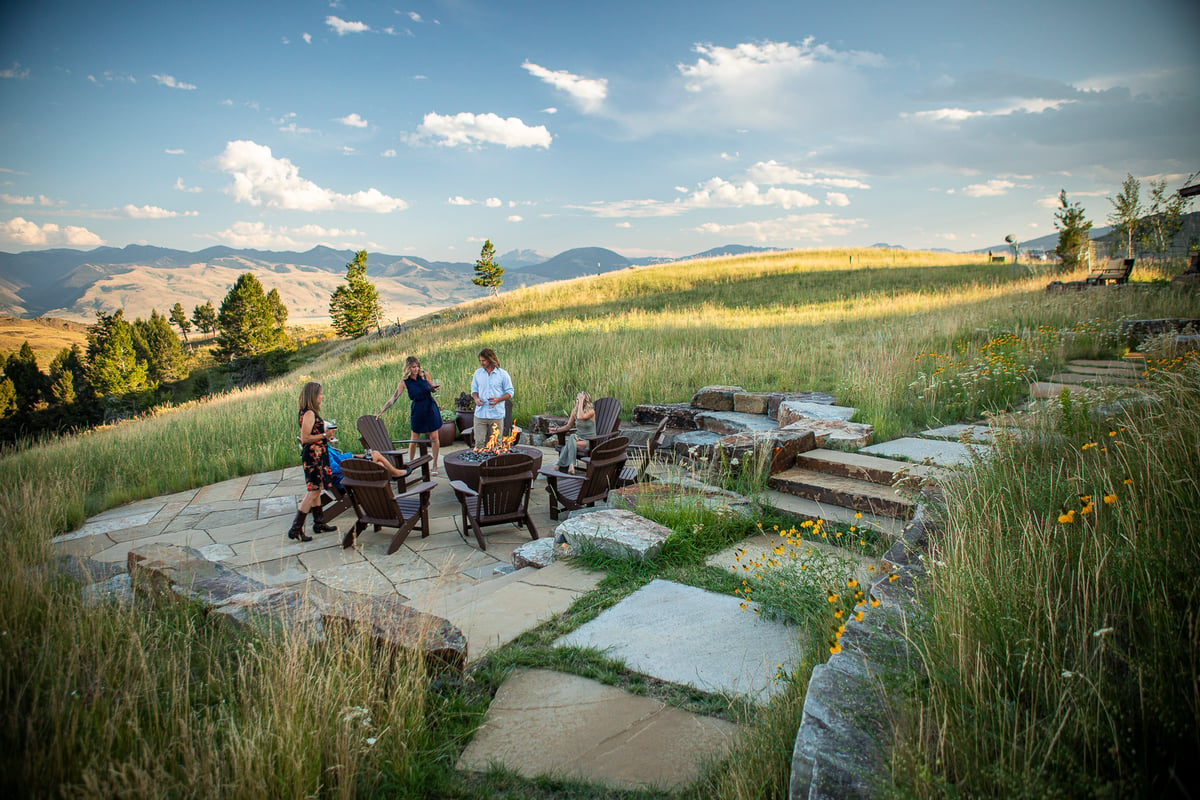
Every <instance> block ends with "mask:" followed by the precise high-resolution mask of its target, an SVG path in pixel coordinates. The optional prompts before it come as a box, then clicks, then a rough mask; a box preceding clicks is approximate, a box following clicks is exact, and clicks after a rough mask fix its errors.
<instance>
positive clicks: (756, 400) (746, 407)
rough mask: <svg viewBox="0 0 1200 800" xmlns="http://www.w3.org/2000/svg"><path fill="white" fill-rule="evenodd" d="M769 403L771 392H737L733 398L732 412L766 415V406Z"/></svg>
mask: <svg viewBox="0 0 1200 800" xmlns="http://www.w3.org/2000/svg"><path fill="white" fill-rule="evenodd" d="M770 401H771V392H737V393H736V394H734V396H733V410H734V411H736V412H738V413H739V414H762V415H764V416H765V415H766V413H767V404H768V403H770Z"/></svg>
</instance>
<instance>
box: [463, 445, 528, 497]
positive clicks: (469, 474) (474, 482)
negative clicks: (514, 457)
mask: <svg viewBox="0 0 1200 800" xmlns="http://www.w3.org/2000/svg"><path fill="white" fill-rule="evenodd" d="M509 452H510V453H521V454H523V455H527V456H533V471H534V474H535V475H536V474H537V471H538V470H539V469H541V468H542V451H541V450H539V449H538V448H536V447H525V446H524V445H517V446H515V447H513V448H512V449H510V450H509ZM495 455H497V454H496V453H476V452H475V451H474V450H459V451H458V452H457V453H451V454H450V455H448V456H444V457H443V458H442V466H443V467H444V468H445V470H446V477H447V478H449V479H450V480H452V481H462V482H463V483H465V484H466V485H467V486H470V487H471V488H472V489H475V490H476V491H478V489H479V466H480V465H481V464H483V463H484V462H485V461H487V460H488V459H490V458H492V457H494V456H495Z"/></svg>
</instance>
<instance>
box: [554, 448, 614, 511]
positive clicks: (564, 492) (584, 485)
mask: <svg viewBox="0 0 1200 800" xmlns="http://www.w3.org/2000/svg"><path fill="white" fill-rule="evenodd" d="M628 446H629V440H628V439H626V438H625V437H624V436H614V437H612V438H611V439H605V440H604V441H602V442H599V443H598V444H596V446H595V447H594V448H592V451H591V454H590V456H589V458H588V462H587V472H586V473H585V474H584V475H582V476H579V475H571V474H569V473H566V472H559V471H558V470H557V469H542V470H540V473H541V474H542V475H544V476H545V477H546V491H547V492H548V493H549V494H550V519H558V512H559V507H560V506H561V507H562V509H563V510H565V511H574V510H575V509H578V508H586V507H588V506H594V505H595V504H596V503H600V502H603V501H604V500H606V499H607V498H608V492H609V490H610V489H613V488H614V487H616V485H617V478H618V477H619V476H620V474H621V469H622V468H623V467H624V466H625V448H626V447H628Z"/></svg>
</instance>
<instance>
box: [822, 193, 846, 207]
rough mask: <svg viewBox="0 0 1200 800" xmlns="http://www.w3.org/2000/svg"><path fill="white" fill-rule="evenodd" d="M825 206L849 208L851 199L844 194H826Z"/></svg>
mask: <svg viewBox="0 0 1200 800" xmlns="http://www.w3.org/2000/svg"><path fill="white" fill-rule="evenodd" d="M825 205H827V206H848V205H850V198H849V197H847V196H846V195H845V194H843V193H842V192H826V193H825Z"/></svg>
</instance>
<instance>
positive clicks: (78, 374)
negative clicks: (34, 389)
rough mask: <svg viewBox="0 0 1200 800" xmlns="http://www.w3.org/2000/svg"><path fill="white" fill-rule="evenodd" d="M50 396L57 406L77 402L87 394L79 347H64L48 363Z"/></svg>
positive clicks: (81, 354) (81, 353)
mask: <svg viewBox="0 0 1200 800" xmlns="http://www.w3.org/2000/svg"><path fill="white" fill-rule="evenodd" d="M49 377H50V395H51V397H53V398H54V402H55V403H57V404H58V405H63V406H66V405H70V404H72V403H74V402H77V401H78V400H79V399H80V398H81V397H82V396H84V395H85V394H86V392H87V389H88V385H87V379H86V377H85V375H84V369H83V352H82V351H81V350H80V349H79V345H77V344H76V345H71V346H70V347H64V348H63V349H62V350H60V351H58V355H56V356H55V357H54V360H52V361H51V362H50V373H49Z"/></svg>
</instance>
